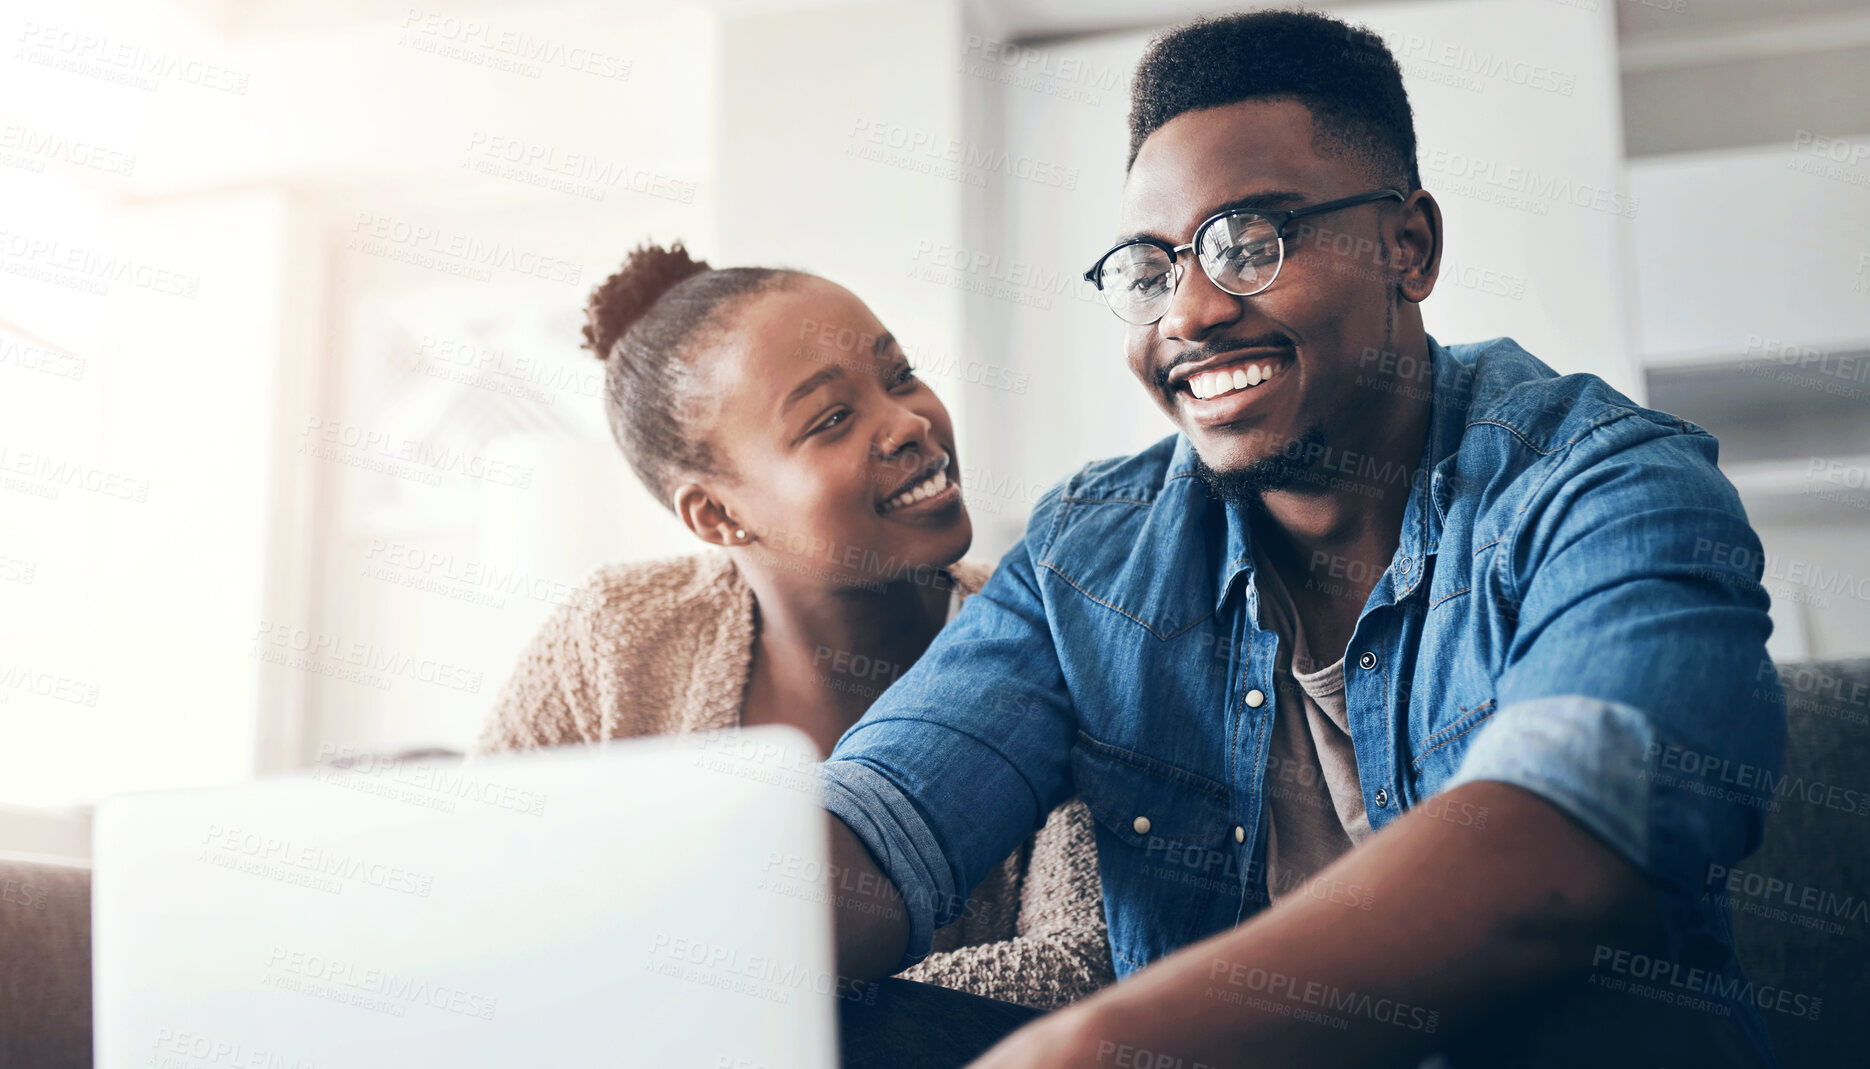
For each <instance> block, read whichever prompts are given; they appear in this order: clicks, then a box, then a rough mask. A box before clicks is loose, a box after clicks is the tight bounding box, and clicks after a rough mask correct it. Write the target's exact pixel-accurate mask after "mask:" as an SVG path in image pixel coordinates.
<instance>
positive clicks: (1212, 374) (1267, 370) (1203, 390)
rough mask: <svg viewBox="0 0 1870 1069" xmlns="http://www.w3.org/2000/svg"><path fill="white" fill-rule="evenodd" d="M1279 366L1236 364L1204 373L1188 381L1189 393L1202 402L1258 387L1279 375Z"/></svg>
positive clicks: (1193, 376)
mask: <svg viewBox="0 0 1870 1069" xmlns="http://www.w3.org/2000/svg"><path fill="white" fill-rule="evenodd" d="M1280 366H1281V365H1279V364H1276V363H1269V364H1235V365H1234V366H1232V367H1225V368H1222V369H1221V370H1219V371H1204V372H1202V373H1201V374H1199V375H1192V376H1190V377H1189V379H1188V392H1190V393H1192V394H1194V395H1195V396H1196V397H1199V398H1201V399H1202V400H1204V401H1205V400H1207V399H1208V398H1210V397H1219V396H1221V395H1222V394H1224V393H1232V392H1234V391H1235V390H1244V389H1246V388H1247V387H1249V386H1258V385H1259V384H1260V383H1262V382H1266V381H1269V380H1270V379H1272V377H1273V376H1275V375H1277V374H1278V373H1279V369H1280Z"/></svg>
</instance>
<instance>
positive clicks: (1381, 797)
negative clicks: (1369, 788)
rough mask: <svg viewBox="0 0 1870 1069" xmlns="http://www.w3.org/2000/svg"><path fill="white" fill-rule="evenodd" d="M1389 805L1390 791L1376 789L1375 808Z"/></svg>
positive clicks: (1384, 807)
mask: <svg viewBox="0 0 1870 1069" xmlns="http://www.w3.org/2000/svg"><path fill="white" fill-rule="evenodd" d="M1364 656H1366V657H1368V656H1370V655H1369V654H1367V653H1366V654H1364ZM1389 804H1390V789H1389V788H1388V787H1378V788H1377V808H1378V809H1388V808H1389Z"/></svg>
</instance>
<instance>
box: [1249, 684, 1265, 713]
mask: <svg viewBox="0 0 1870 1069" xmlns="http://www.w3.org/2000/svg"><path fill="white" fill-rule="evenodd" d="M1265 704H1266V695H1264V694H1261V693H1260V691H1259V688H1258V687H1255V688H1254V689H1252V690H1250V691H1247V708H1249V709H1258V708H1259V707H1260V706H1262V705H1265Z"/></svg>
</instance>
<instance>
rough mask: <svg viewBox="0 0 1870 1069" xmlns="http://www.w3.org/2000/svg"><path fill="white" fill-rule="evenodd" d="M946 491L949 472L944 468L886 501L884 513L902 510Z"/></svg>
mask: <svg viewBox="0 0 1870 1069" xmlns="http://www.w3.org/2000/svg"><path fill="white" fill-rule="evenodd" d="M946 489H948V471H947V469H945V468H944V469H942V470H940V471H937V472H936V473H935V474H933V475H931V476H929V477H928V478H926V479H924V480H922V481H921V482H919V483H917V484H915V485H914V486H911V487H910V488H909V489H907V490H904V491H903V492H902V493H900V494H897V495H896V496H895V497H892V498H890V499H889V500H888V501H885V502H884V503H883V511H884V512H888V511H889V510H891V509H899V508H902V507H903V506H904V505H913V504H915V503H916V502H918V501H921V500H922V499H923V498H928V497H934V496H935V495H936V494H939V493H941V492H942V491H943V490H946Z"/></svg>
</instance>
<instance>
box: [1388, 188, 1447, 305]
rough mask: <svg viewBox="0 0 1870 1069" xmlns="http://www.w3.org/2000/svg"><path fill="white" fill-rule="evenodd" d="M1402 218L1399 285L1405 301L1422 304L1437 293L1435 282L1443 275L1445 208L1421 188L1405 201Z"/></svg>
mask: <svg viewBox="0 0 1870 1069" xmlns="http://www.w3.org/2000/svg"><path fill="white" fill-rule="evenodd" d="M1400 215H1401V219H1402V222H1401V225H1400V228H1399V229H1398V230H1397V232H1396V234H1395V238H1396V256H1397V267H1398V268H1399V269H1400V273H1399V275H1398V277H1397V280H1396V285H1397V288H1398V290H1400V291H1401V293H1402V296H1403V299H1404V300H1407V301H1409V302H1410V303H1411V304H1421V303H1422V302H1423V301H1425V300H1427V299H1428V295H1429V294H1430V293H1433V292H1434V291H1435V280H1436V278H1438V277H1439V276H1440V275H1441V253H1442V230H1441V205H1439V204H1437V203H1435V197H1434V195H1433V194H1431V193H1429V191H1428V190H1426V189H1418V190H1416V191H1415V192H1414V193H1411V194H1409V199H1408V200H1406V201H1404V202H1403V210H1402V212H1401V213H1400Z"/></svg>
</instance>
